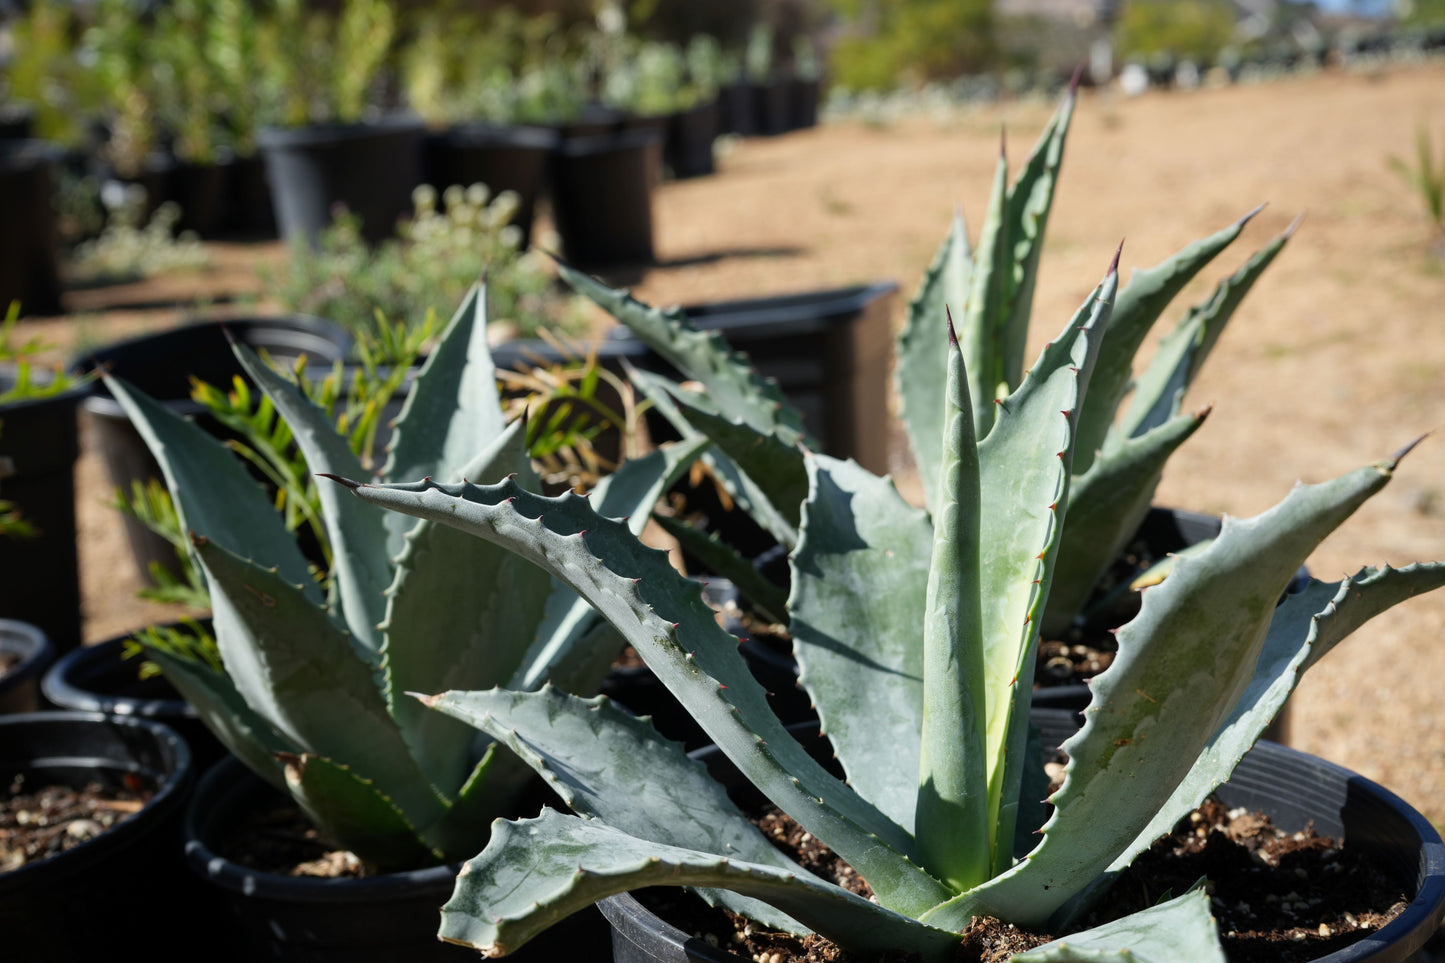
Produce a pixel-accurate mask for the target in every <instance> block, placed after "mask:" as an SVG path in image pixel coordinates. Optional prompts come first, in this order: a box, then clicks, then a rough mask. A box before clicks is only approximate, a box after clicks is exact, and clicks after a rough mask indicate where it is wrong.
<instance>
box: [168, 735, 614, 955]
mask: <svg viewBox="0 0 1445 963" xmlns="http://www.w3.org/2000/svg"><path fill="white" fill-rule="evenodd" d="M281 802H289V800H288V799H286V798H285V797H283V796H282V795H281V793H280V792H279V791H277V790H276V789H274V788H273V787H271V786H270V785H268V784H267V783H265V782H264V781H263V780H261V779H260V778H259V777H258V776H256V775H255V774H253V773H252V772H251V771H250V770H248V769H246V767H245V766H244V765H242V763H241V762H240V761H239V760H238V759H236V758H234V757H230V758H227V759H223V760H222V761H221V762H219V763H217V764H216V765H215V766H213V767H212V768H211V769H210V770H209V771H208V772H207V773H206V774H205V775H204V776H203V777H202V779H201V782H200V785H199V786H198V787H197V788H196V792H195V794H194V797H193V799H192V802H191V805H190V808H189V810H188V811H187V813H186V822H185V830H186V843H185V852H186V861H187V863H188V864H189V865H190V867H191V869H192V870H193V871H194V872H195V873H196V874H197V875H199V876H200V877H201V879H202V880H204V881H205V883H207V884H208V888H211V889H214V890H215V891H216V892H217V893H218V894H219V897H220V900H221V902H222V903H223V904H224V907H225V910H224V912H225V914H226V916H227V918H228V919H229V920H230V922H231V923H232V924H233V927H232V929H233V932H232V933H227V934H226V935H227V936H228V937H231V940H230V943H229V944H226V945H230V946H232V947H233V948H234V950H235V955H234V957H233V959H235V960H236V963H252V961H257V960H285V961H306V963H329V961H335V963H398V961H402V960H405V961H407V963H413V961H415V963H430V961H442V963H445V961H459V960H476V959H477V953H476V951H475V950H471V949H468V948H464V947H460V946H455V945H452V944H449V943H443V942H441V941H440V940H438V939H437V935H436V934H437V929H438V928H439V926H440V925H441V906H442V904H443V903H445V902H446V901H447V900H448V899H450V898H451V895H452V889H453V887H454V884H455V879H456V875H457V872H458V870H459V869H460V866H458V865H445V866H433V867H430V868H427V869H419V870H413V871H410V872H400V873H388V874H384V875H381V876H373V877H369V878H363V879H319V878H315V877H293V876H283V875H280V874H275V873H264V872H259V871H256V870H252V869H248V868H247V867H245V866H243V865H241V864H240V863H237V862H234V861H232V860H231V859H228V858H226V857H225V856H223V855H221V852H220V850H221V849H223V848H224V847H225V844H226V841H227V840H228V838H230V836H231V835H233V834H234V832H235V830H236V828H237V827H239V826H240V825H242V824H243V822H244V821H245V820H246V819H247V817H248V816H249V815H251V814H252V813H255V812H260V811H262V810H263V809H265V808H266V807H268V806H272V805H275V804H276V803H281ZM220 943H221V941H220V940H216V939H214V938H213V940H212V942H211V945H218V944H220ZM607 951H608V932H607V924H606V922H605V921H604V920H603V919H602V917H601V916H600V914H598V913H597V912H596V911H595V910H593V909H588V910H586V911H584V912H583V913H581V914H578V915H577V917H575V918H573V919H571V920H569V921H567V922H565V923H564V924H562V925H561V927H560V928H557V932H556V933H555V934H553V935H551V936H550V937H548V938H545V939H539V940H538V941H537V942H535V943H533V944H529V945H528V946H526V947H524V948H523V949H522V950H521V951H520V952H518V953H516V954H512V955H511V956H509V958H515V959H517V960H520V961H523V963H527V961H530V963H551V961H553V960H563V959H566V960H576V961H578V963H588V961H594V960H595V961H602V960H606V959H610V956H609V955H608V953H607Z"/></svg>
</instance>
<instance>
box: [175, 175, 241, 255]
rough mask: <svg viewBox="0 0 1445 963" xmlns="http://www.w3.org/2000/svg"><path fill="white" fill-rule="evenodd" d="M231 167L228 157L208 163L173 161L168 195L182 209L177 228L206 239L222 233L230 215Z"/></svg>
mask: <svg viewBox="0 0 1445 963" xmlns="http://www.w3.org/2000/svg"><path fill="white" fill-rule="evenodd" d="M234 167H235V162H234V161H232V160H230V159H229V158H227V159H223V160H216V161H212V162H210V163H193V162H190V161H182V160H177V161H176V164H175V166H174V167H173V168H172V169H171V172H170V179H171V183H170V196H171V199H172V200H174V201H175V202H176V204H178V205H179V206H180V209H181V219H180V221H179V222H178V223H177V224H176V230H178V231H195V232H196V234H198V235H200V236H201V237H207V238H210V237H217V236H218V235H220V234H222V233H224V230H225V228H226V227H227V225H228V222H229V220H230V216H231V212H230V206H231V184H232V175H233V170H234Z"/></svg>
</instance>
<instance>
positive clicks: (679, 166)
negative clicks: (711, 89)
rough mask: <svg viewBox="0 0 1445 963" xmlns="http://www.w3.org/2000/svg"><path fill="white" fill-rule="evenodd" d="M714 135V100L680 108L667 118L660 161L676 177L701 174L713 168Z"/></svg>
mask: <svg viewBox="0 0 1445 963" xmlns="http://www.w3.org/2000/svg"><path fill="white" fill-rule="evenodd" d="M717 135H718V105H717V101H716V100H711V101H707V102H705V103H701V104H698V105H697V106H695V107H692V108H689V109H688V110H680V111H678V112H677V113H675V114H672V115H671V116H669V117H668V121H667V140H666V142H665V143H664V144H663V160H664V162H665V163H666V165H667V168H668V170H670V171H672V176H673V177H676V178H684V177H702V176H704V175H707V174H711V173H713V171H714V170H716V169H717V167H716V164H715V163H714V161H713V152H712V145H713V141H714V140H716V139H717Z"/></svg>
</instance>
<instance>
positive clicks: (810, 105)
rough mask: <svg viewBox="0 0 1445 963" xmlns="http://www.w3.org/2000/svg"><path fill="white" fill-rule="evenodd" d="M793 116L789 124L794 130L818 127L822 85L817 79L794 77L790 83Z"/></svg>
mask: <svg viewBox="0 0 1445 963" xmlns="http://www.w3.org/2000/svg"><path fill="white" fill-rule="evenodd" d="M789 87H790V95H791V98H792V115H791V117H790V119H789V124H790V125H791V127H792V128H793V129H794V130H806V129H807V128H809V127H816V126H818V101H819V99H820V97H821V92H822V84H821V83H820V82H819V80H818V79H817V78H816V77H811V78H808V77H794V78H793V79H792V80H791V81H790V82H789Z"/></svg>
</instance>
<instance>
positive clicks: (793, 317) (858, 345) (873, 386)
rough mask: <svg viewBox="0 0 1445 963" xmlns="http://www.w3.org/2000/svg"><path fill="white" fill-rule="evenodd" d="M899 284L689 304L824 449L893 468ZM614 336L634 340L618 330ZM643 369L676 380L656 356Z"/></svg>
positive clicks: (697, 319)
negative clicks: (773, 386)
mask: <svg viewBox="0 0 1445 963" xmlns="http://www.w3.org/2000/svg"><path fill="white" fill-rule="evenodd" d="M897 294H898V285H897V284H896V283H894V282H892V281H880V282H876V283H874V284H866V285H857V286H854V287H846V288H832V289H827V290H820V291H806V292H802V293H798V294H783V295H777V296H773V297H764V298H745V299H742V300H735V301H713V302H707V303H702V304H692V305H686V306H684V308H683V311H684V312H685V313H686V314H687V316H688V317H689V318H690V319H691V320H692V321H693V322H694V323H695V324H696V325H697V326H698V327H699V328H702V329H704V330H712V331H720V332H722V334H723V335H724V336H725V337H726V338H727V340H728V343H729V344H730V345H732V347H734V348H736V349H737V350H739V351H742V352H744V353H746V354H747V355H748V356H749V357H750V358H751V359H752V361H753V364H754V366H755V367H756V368H757V369H758V370H759V371H760V372H761V373H762V374H764V375H767V376H768V377H771V378H775V379H777V381H778V385H779V387H781V388H782V390H783V394H784V395H786V396H787V398H788V400H789V401H790V402H792V403H793V405H794V406H795V407H797V408H798V410H799V411H800V412H801V413H802V415H803V422H804V424H805V425H807V427H808V430H809V431H810V432H812V433H813V435H814V436H816V437H817V438H818V440H819V441H820V442H821V443H822V445H823V450H824V451H826V452H827V453H828V454H830V455H834V456H836V457H839V458H853V459H856V460H857V461H858V463H859V464H861V465H863V467H865V468H867V469H869V470H870V471H874V472H879V473H882V472H886V471H887V470H888V443H887V439H888V383H889V381H888V372H889V370H890V365H891V364H892V358H893V343H892V333H891V332H892V327H891V325H892V313H893V307H894V303H893V302H894V298H895V297H896V296H897ZM614 336H615V337H617V338H618V339H619V340H630V339H631V338H632V336H631V334H630V333H629V332H627V331H626V330H625V329H617V330H616V331H615V332H614ZM644 367H647V368H649V369H650V370H654V371H658V372H660V373H663V374H668V375H670V376H673V377H676V371H674V370H672V369H671V367H670V366H669V365H667V364H666V363H665V362H663V361H662V359H660V358H658V357H656V356H649V358H648V360H647V362H646V363H645V365H644Z"/></svg>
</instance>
